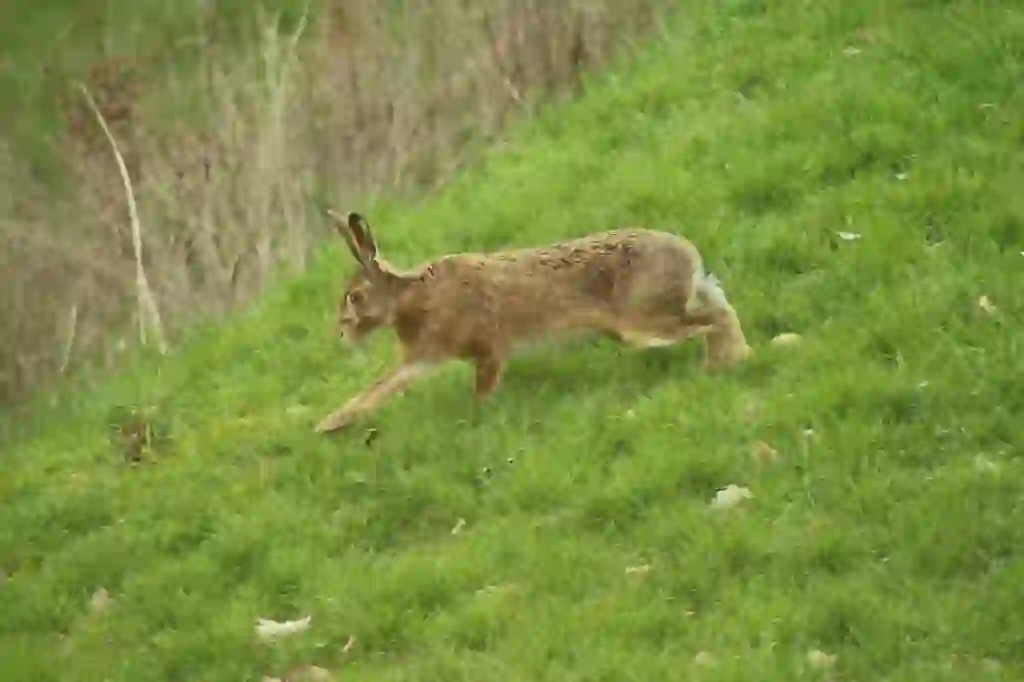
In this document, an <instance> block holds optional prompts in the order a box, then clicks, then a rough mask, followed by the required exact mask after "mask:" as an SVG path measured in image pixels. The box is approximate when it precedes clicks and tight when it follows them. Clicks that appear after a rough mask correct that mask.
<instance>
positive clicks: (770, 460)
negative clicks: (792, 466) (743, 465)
mask: <svg viewBox="0 0 1024 682" xmlns="http://www.w3.org/2000/svg"><path fill="white" fill-rule="evenodd" d="M750 456H751V457H753V458H754V459H755V460H757V462H759V463H760V464H774V463H775V462H777V461H778V459H779V452H778V450H776V449H775V448H773V447H772V446H771V445H768V443H765V442H764V441H763V440H757V441H754V444H753V445H752V446H751V448H750Z"/></svg>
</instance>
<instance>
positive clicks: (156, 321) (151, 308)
mask: <svg viewBox="0 0 1024 682" xmlns="http://www.w3.org/2000/svg"><path fill="white" fill-rule="evenodd" d="M80 87H81V89H82V94H83V95H84V96H85V99H86V101H87V102H88V103H89V107H90V108H91V109H92V110H93V113H94V114H96V120H97V121H98V122H99V124H100V127H101V128H103V134H104V135H106V137H107V141H108V142H110V149H111V151H112V152H113V154H114V159H115V160H116V161H117V168H118V170H119V171H120V172H121V181H122V182H123V183H124V194H125V199H126V201H127V202H128V216H129V219H130V220H131V226H132V246H133V248H134V249H135V286H136V291H137V296H138V315H139V341H140V342H141V343H142V345H146V343H147V336H146V321H147V319H148V321H149V323H150V324H151V325H152V327H153V334H154V336H156V343H157V348H158V349H159V350H160V352H161V353H166V352H167V337H166V336H165V335H164V327H163V323H162V322H161V321H160V311H159V310H157V307H156V300H155V299H154V298H153V292H152V291H150V289H149V281H148V280H147V279H146V269H145V268H144V267H143V265H142V226H141V225H140V224H139V211H138V208H137V207H136V204H135V192H134V191H132V179H131V178H130V177H129V176H128V167H127V166H125V164H124V157H123V156H121V150H119V149H118V148H117V140H115V139H114V135H113V133H111V132H110V128H108V127H107V121H106V120H105V119H104V118H103V114H102V113H101V112H100V110H99V107H97V106H96V102H95V101H93V98H92V95H90V94H89V89H88V88H87V87H85V85H84V84H83V85H80Z"/></svg>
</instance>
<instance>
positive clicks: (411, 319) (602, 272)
mask: <svg viewBox="0 0 1024 682" xmlns="http://www.w3.org/2000/svg"><path fill="white" fill-rule="evenodd" d="M328 214H329V215H330V217H331V218H332V219H333V220H334V222H335V226H336V228H337V230H338V232H339V233H340V234H341V236H342V237H343V238H344V240H345V243H346V244H347V245H348V248H349V250H351V252H352V255H353V256H354V257H355V259H356V261H357V262H358V263H359V269H358V270H357V271H356V272H355V274H354V275H353V276H352V278H351V279H350V280H349V282H348V286H347V287H346V289H345V293H344V295H343V296H342V298H341V301H340V304H339V320H338V324H339V334H340V335H341V337H342V338H345V339H351V340H353V341H354V342H359V341H361V340H362V339H363V338H365V337H366V335H367V334H369V333H370V332H372V331H373V330H375V329H377V328H379V327H392V328H393V329H394V330H395V332H396V333H397V335H398V338H399V340H400V342H401V344H402V350H403V360H402V362H401V364H399V366H398V367H397V368H395V369H393V370H392V371H390V372H388V373H387V374H386V375H384V376H383V377H381V378H380V379H378V380H377V381H376V382H375V383H374V384H373V385H371V386H370V387H368V388H367V389H366V390H364V391H363V392H362V393H360V394H358V395H356V396H355V397H354V398H352V399H351V400H349V401H348V402H347V403H345V404H344V405H343V406H342V407H341V408H339V409H338V410H336V411H335V412H332V413H331V414H329V415H327V416H326V417H325V418H324V419H323V420H322V421H321V422H320V423H319V425H317V431H320V432H327V431H333V430H335V429H340V428H342V427H344V426H346V425H347V424H349V423H350V422H351V421H352V420H353V419H354V418H356V417H357V416H359V415H361V414H365V413H367V412H369V411H370V410H373V409H374V408H376V407H377V406H378V405H380V403H381V402H382V401H383V400H384V399H386V398H387V397H388V396H389V395H391V394H393V393H396V392H399V391H401V390H402V389H403V388H404V387H405V386H406V385H408V384H409V382H411V381H412V380H413V379H415V378H416V377H418V376H421V375H422V374H423V373H424V372H425V371H427V370H428V369H429V368H430V367H431V366H432V365H436V364H438V363H440V362H442V361H445V360H449V359H455V358H458V359H462V360H467V361H469V362H471V363H473V364H474V365H475V367H476V394H477V396H478V397H480V398H483V397H485V396H487V395H488V394H490V393H491V392H492V391H494V389H495V388H496V387H497V385H498V381H499V379H500V377H501V373H502V368H503V366H504V364H505V359H506V358H507V357H508V355H509V353H510V352H511V351H512V350H514V348H515V346H516V345H517V344H518V343H521V342H524V341H528V340H530V339H536V338H537V337H539V336H542V335H546V334H550V333H560V332H570V331H599V332H606V333H610V334H612V335H614V336H616V337H617V338H619V339H621V340H623V341H625V342H627V343H630V344H632V345H634V346H636V347H638V348H650V347H654V346H664V345H670V344H675V343H679V342H680V341H683V340H685V339H687V338H690V337H692V336H698V335H699V336H703V338H704V343H705V355H704V361H703V362H704V365H705V366H706V367H717V366H726V365H731V364H733V363H736V362H738V361H740V360H742V359H744V358H746V357H747V356H748V355H749V354H750V353H751V349H750V347H749V346H748V345H747V342H746V339H745V337H744V335H743V330H742V328H741V326H740V321H739V318H738V317H737V315H736V311H735V310H733V308H732V306H731V305H730V304H729V302H728V301H727V300H726V298H725V293H724V292H723V291H722V288H721V287H720V286H719V284H718V281H717V280H716V279H715V277H714V276H713V275H710V274H706V273H705V270H704V267H703V264H702V262H701V257H700V254H699V253H698V251H697V249H696V247H694V246H693V244H691V243H690V242H689V241H687V240H686V239H683V238H681V237H678V236H676V235H673V234H668V233H666V232H656V231H653V230H644V229H625V230H613V231H609V232H601V233H597V234H592V235H589V236H585V237H581V238H578V239H573V240H570V241H565V242H562V243H560V244H554V245H551V246H546V247H539V248H527V249H517V250H508V251H500V252H494V253H460V254H453V255H447V256H443V257H441V258H438V259H436V260H434V261H432V262H430V263H427V264H425V265H422V266H420V267H417V268H413V269H411V270H399V269H397V268H395V267H393V266H392V265H390V264H388V263H387V262H386V261H384V260H383V259H382V258H381V257H380V256H379V254H378V251H377V243H376V242H375V241H374V238H373V235H372V234H371V232H370V226H369V224H368V223H367V221H366V220H365V219H364V218H363V217H362V216H361V215H359V214H358V213H349V214H348V215H347V216H341V215H339V214H337V213H335V212H334V211H331V210H328Z"/></svg>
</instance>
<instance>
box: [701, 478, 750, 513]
mask: <svg viewBox="0 0 1024 682" xmlns="http://www.w3.org/2000/svg"><path fill="white" fill-rule="evenodd" d="M753 497H754V494H753V493H752V492H750V489H749V488H747V487H745V486H738V485H734V484H732V483H730V484H729V485H728V486H726V487H725V488H722V489H721V490H719V491H718V492H717V493H715V499H713V500H712V501H711V506H712V508H714V509H729V508H731V507H735V506H736V505H737V504H739V503H740V502H742V501H743V500H749V499H751V498H753Z"/></svg>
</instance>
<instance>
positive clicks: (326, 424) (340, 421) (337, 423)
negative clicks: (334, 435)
mask: <svg viewBox="0 0 1024 682" xmlns="http://www.w3.org/2000/svg"><path fill="white" fill-rule="evenodd" d="M355 416H356V415H355V413H354V412H351V411H349V410H346V409H341V410H337V411H335V412H331V413H330V414H329V415H327V416H326V417H324V418H323V419H322V420H321V421H320V423H319V424H317V425H316V431H317V433H328V432H330V431H337V430H338V429H343V428H345V427H346V426H348V425H349V424H351V423H352V420H353V419H355Z"/></svg>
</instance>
